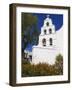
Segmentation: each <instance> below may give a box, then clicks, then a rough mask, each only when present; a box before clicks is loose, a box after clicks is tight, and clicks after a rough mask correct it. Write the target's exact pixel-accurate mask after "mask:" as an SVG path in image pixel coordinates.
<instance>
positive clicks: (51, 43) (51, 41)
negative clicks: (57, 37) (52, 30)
mask: <svg viewBox="0 0 72 90" xmlns="http://www.w3.org/2000/svg"><path fill="white" fill-rule="evenodd" d="M49 42H50V45H51V46H52V45H53V40H52V38H50V39H49Z"/></svg>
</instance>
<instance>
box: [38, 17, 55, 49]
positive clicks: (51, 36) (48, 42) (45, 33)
mask: <svg viewBox="0 0 72 90" xmlns="http://www.w3.org/2000/svg"><path fill="white" fill-rule="evenodd" d="M39 45H40V46H42V47H47V48H52V47H53V48H54V47H56V31H55V26H54V24H53V23H52V20H51V19H50V18H49V15H47V18H46V19H45V20H44V24H43V26H42V27H41V34H40V36H39Z"/></svg>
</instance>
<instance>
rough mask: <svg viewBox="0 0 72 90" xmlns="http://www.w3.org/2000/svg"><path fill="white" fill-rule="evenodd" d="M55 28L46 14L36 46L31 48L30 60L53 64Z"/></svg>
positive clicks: (54, 56) (35, 62)
mask: <svg viewBox="0 0 72 90" xmlns="http://www.w3.org/2000/svg"><path fill="white" fill-rule="evenodd" d="M56 50H57V47H56V30H55V25H54V24H53V22H52V19H51V18H50V17H49V15H47V18H46V19H45V20H44V23H43V26H42V27H41V33H40V35H39V41H38V45H37V46H33V49H32V54H33V55H32V62H33V63H34V64H37V63H48V64H51V65H52V64H54V63H55V60H56V59H55V58H56V54H57V52H56Z"/></svg>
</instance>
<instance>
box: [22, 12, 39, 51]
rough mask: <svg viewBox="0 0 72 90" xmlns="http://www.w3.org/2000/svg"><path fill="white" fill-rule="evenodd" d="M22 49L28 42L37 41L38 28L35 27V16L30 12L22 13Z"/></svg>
mask: <svg viewBox="0 0 72 90" xmlns="http://www.w3.org/2000/svg"><path fill="white" fill-rule="evenodd" d="M21 18H22V20H21V21H22V44H23V45H22V49H23V50H22V51H24V49H25V48H26V46H27V45H28V44H29V43H30V44H33V45H35V44H37V43H38V36H39V33H40V32H39V30H38V28H37V21H38V18H37V16H34V15H33V14H31V13H22V16H21Z"/></svg>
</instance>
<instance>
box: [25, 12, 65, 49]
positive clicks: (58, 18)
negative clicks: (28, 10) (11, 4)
mask: <svg viewBox="0 0 72 90" xmlns="http://www.w3.org/2000/svg"><path fill="white" fill-rule="evenodd" d="M32 15H34V16H37V18H38V22H37V28H38V30H40V31H41V27H42V26H43V23H44V19H46V18H47V15H49V17H50V18H51V19H52V22H53V24H54V25H55V29H56V31H57V30H59V29H60V28H61V27H62V25H63V15H62V14H48V13H47V14H42V13H32ZM26 50H29V51H32V45H31V44H28V45H27V47H26Z"/></svg>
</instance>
